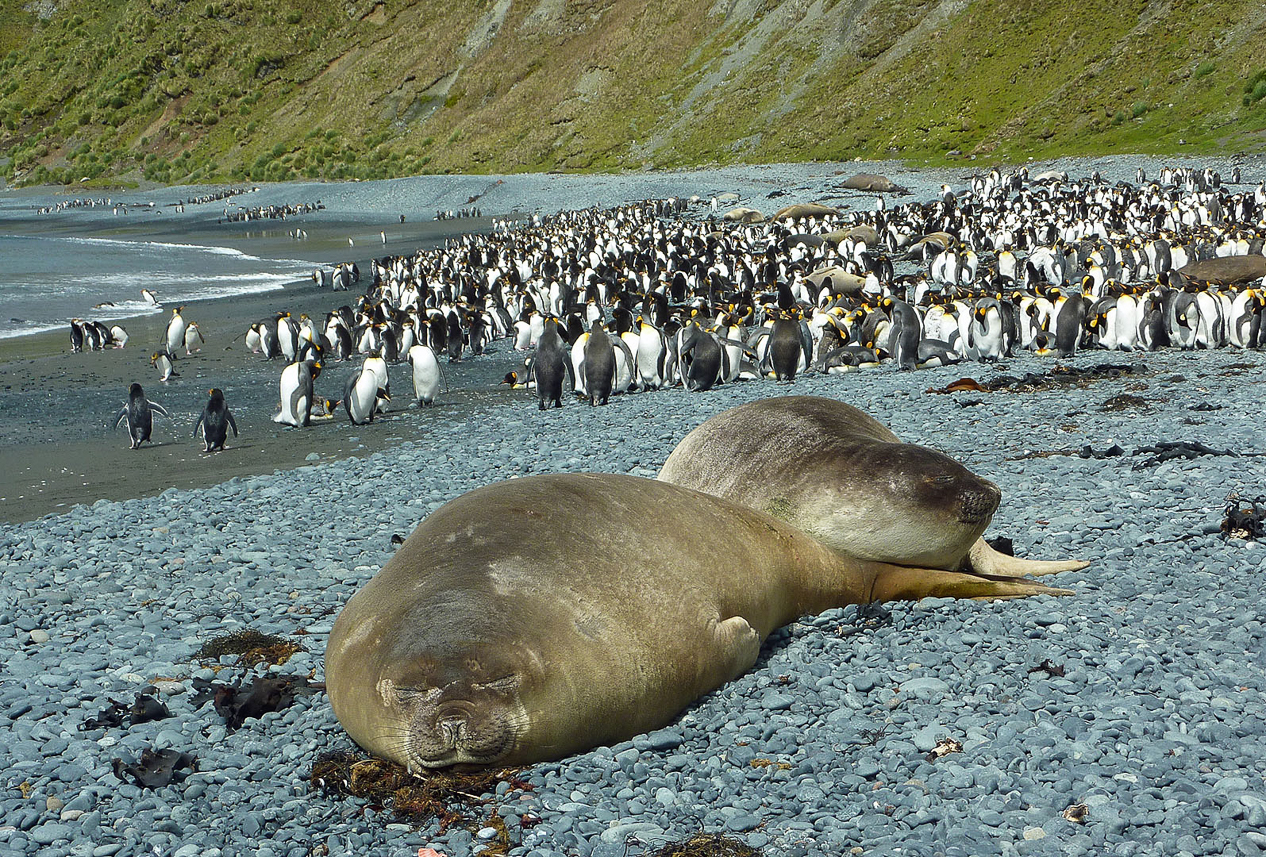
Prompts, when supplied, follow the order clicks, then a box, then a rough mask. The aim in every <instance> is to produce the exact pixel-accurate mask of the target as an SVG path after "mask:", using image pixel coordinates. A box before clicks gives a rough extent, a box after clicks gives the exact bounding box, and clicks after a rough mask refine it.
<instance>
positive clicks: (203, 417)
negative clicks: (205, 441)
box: [189, 411, 207, 437]
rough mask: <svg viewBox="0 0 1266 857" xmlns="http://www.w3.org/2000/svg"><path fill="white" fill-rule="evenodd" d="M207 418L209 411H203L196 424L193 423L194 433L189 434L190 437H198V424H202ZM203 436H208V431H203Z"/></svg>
mask: <svg viewBox="0 0 1266 857" xmlns="http://www.w3.org/2000/svg"><path fill="white" fill-rule="evenodd" d="M206 418H207V412H206V411H203V412H202V413H201V414H200V415H199V416H198V421H197V422H196V423H194V424H193V433H192V434H190V435H189V436H190V437H197V436H198V426H200V425H202V423H203V421H204V420H205V419H206ZM202 436H203V437H206V436H207V435H206V432H203V433H202Z"/></svg>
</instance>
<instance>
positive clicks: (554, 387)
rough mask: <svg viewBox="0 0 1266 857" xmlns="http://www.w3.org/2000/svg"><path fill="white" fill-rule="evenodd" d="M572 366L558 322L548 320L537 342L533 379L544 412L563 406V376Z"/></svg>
mask: <svg viewBox="0 0 1266 857" xmlns="http://www.w3.org/2000/svg"><path fill="white" fill-rule="evenodd" d="M570 365H571V364H570V363H569V362H568V360H567V347H566V345H565V344H564V343H563V337H562V334H560V333H559V332H558V320H557V319H554V318H549V319H546V321H545V328H544V329H543V330H542V331H541V336H540V338H539V339H538V340H537V342H536V356H535V357H534V358H533V360H532V377H533V378H534V379H535V380H536V392H537V395H538V396H540V400H541V401H540V406H541V410H542V411H544V410H546V409H548V408H550V407H555V408H561V407H562V406H563V376H564V375H565V374H566V373H567V370H568V368H569V367H570Z"/></svg>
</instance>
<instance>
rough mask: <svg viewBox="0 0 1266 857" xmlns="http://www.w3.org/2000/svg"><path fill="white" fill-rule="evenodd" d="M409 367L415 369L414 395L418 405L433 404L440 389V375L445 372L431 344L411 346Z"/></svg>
mask: <svg viewBox="0 0 1266 857" xmlns="http://www.w3.org/2000/svg"><path fill="white" fill-rule="evenodd" d="M409 367H410V368H411V369H412V370H413V395H414V398H416V399H417V402H418V405H419V406H421V405H432V404H434V403H435V396H436V394H437V393H439V391H440V375H441V373H442V372H443V369H442V367H441V366H440V361H439V360H437V359H436V358H435V352H434V351H432V350H431V346H429V345H414V346H411V347H410V348H409Z"/></svg>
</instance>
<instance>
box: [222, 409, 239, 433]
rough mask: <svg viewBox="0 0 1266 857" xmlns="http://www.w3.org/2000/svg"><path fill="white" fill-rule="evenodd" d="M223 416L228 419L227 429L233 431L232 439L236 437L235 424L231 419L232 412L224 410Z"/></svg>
mask: <svg viewBox="0 0 1266 857" xmlns="http://www.w3.org/2000/svg"><path fill="white" fill-rule="evenodd" d="M224 416H226V417H228V420H229V427H230V428H232V429H233V437H237V422H236V421H235V420H234V419H233V412H232V411H230V410H228V409H227V408H226V409H225V411H224Z"/></svg>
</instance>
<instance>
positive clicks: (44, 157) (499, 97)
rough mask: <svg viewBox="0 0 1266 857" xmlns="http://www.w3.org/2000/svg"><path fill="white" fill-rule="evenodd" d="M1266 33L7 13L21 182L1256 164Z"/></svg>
mask: <svg viewBox="0 0 1266 857" xmlns="http://www.w3.org/2000/svg"><path fill="white" fill-rule="evenodd" d="M1264 22H1266V10H1264V9H1263V8H1262V7H1261V6H1260V4H1255V3H1247V2H1216V0H1214V2H1205V3H1201V4H1181V3H1174V2H1159V0H1120V2H1115V3H1107V2H1102V0H1082V2H1078V3H1068V2H1053V3H1049V2H1035V0H1005V2H1004V0H975V2H972V1H971V0H714V2H712V3H711V5H708V4H707V3H696V2H688V0H469V2H465V3H435V2H423V0H412V2H411V0H345V2H341V3H334V4H331V3H323V2H317V0H297V2H286V3H281V2H278V0H218V2H203V0H197V2H181V0H61V2H53V0H41V2H38V3H22V2H11V0H0V52H6V51H7V54H5V55H4V57H3V59H0V169H2V170H3V171H4V173H5V175H6V177H8V178H9V179H10V180H14V181H19V182H21V181H62V182H67V183H78V182H80V180H81V179H88V180H89V183H91V182H92V181H106V180H112V179H115V178H118V177H123V178H125V179H126V178H132V179H140V178H145V179H150V180H154V181H163V182H187V181H207V180H215V181H223V180H228V179H233V178H242V179H250V180H253V181H259V180H279V179H286V178H296V177H304V176H307V177H327V178H378V177H385V176H390V175H400V174H406V173H416V172H435V171H440V172H442V171H454V172H513V171H519V170H548V169H565V170H618V169H641V168H645V167H658V168H666V167H677V166H688V165H695V164H706V163H727V162H734V161H745V162H759V161H798V160H807V159H835V160H838V159H847V158H852V157H865V158H883V157H898V158H906V159H913V160H916V161H920V162H921V161H925V160H930V161H935V162H943V161H945V160H955V159H958V158H964V159H970V158H971V157H972V156H973V155H974V156H976V158H977V160H978V161H983V162H985V163H991V162H994V161H1016V160H1023V159H1024V158H1026V157H1041V156H1043V155H1050V154H1055V153H1060V154H1090V153H1098V152H1104V153H1107V152H1134V151H1139V152H1166V153H1184V152H1191V153H1193V154H1195V153H1206V152H1221V153H1227V152H1234V151H1239V150H1251V151H1260V150H1261V148H1262V147H1263V143H1262V137H1261V133H1262V129H1263V128H1264V127H1266V107H1263V103H1266V102H1263V100H1262V99H1263V97H1264V96H1266V71H1263V69H1266V60H1262V59H1260V58H1261V57H1262V56H1264V55H1266V52H1264V50H1263V49H1264V48H1266V28H1264V27H1263V23H1264Z"/></svg>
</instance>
